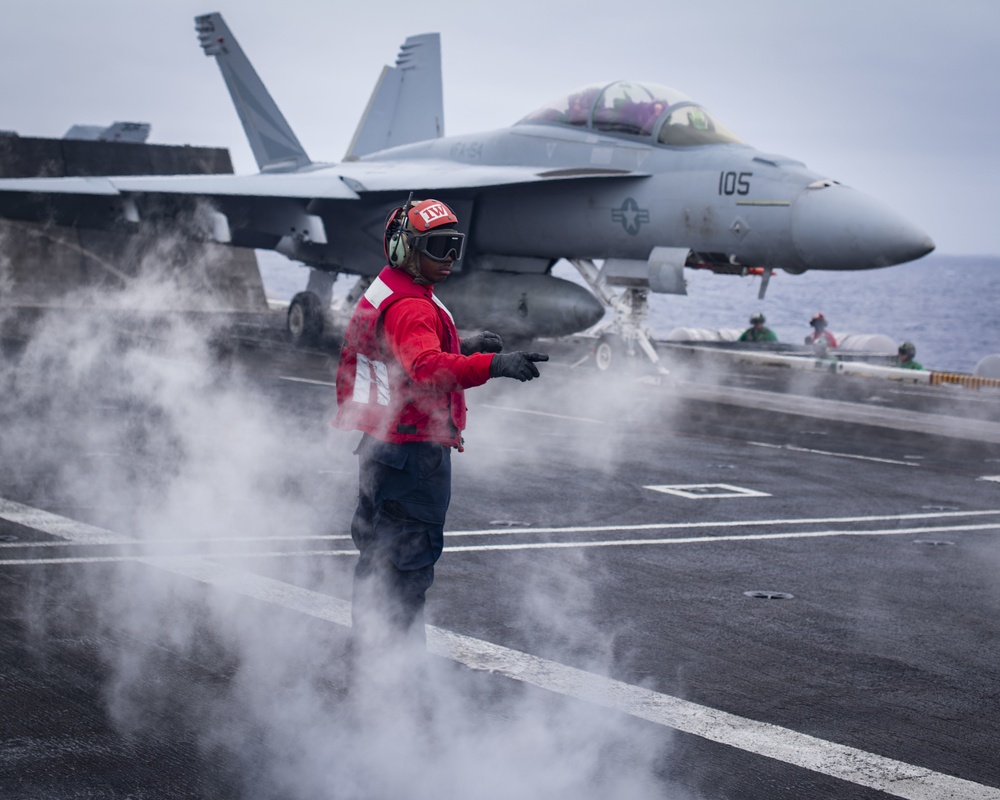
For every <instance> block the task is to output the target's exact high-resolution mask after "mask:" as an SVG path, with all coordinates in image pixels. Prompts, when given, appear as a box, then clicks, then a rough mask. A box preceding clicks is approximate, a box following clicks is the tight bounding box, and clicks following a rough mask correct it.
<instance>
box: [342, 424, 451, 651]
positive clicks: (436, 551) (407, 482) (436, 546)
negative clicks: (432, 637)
mask: <svg viewBox="0 0 1000 800" xmlns="http://www.w3.org/2000/svg"><path fill="white" fill-rule="evenodd" d="M355 452H356V453H357V455H358V459H359V464H358V468H359V473H358V477H359V481H358V507H357V510H356V511H355V512H354V519H353V521H352V522H351V538H352V539H353V540H354V544H355V546H356V547H357V548H358V550H359V551H360V557H359V558H358V564H357V566H356V567H355V568H354V602H353V605H352V611H351V617H352V626H353V627H352V632H351V649H352V651H354V652H355V654H358V651H364V650H366V649H368V648H370V647H379V646H390V647H392V646H394V645H395V644H396V643H398V642H400V641H410V642H414V643H419V644H420V646H425V643H426V636H425V633H424V601H425V595H426V592H427V590H428V589H429V588H430V586H431V583H433V581H434V563H435V562H436V561H437V560H438V558H439V557H440V556H441V551H442V549H443V548H444V518H445V514H446V513H447V511H448V503H449V502H450V500H451V448H449V447H447V446H445V445H441V444H436V443H432V442H411V443H407V444H390V443H388V442H383V441H380V440H378V439H375V438H373V437H371V436H368V435H367V434H365V435H364V436H363V437H362V439H361V443H360V444H359V445H358V449H357V450H356V451H355Z"/></svg>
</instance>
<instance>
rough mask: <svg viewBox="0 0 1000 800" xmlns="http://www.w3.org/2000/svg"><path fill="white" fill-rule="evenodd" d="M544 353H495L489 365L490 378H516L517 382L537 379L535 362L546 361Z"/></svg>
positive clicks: (547, 358)
mask: <svg viewBox="0 0 1000 800" xmlns="http://www.w3.org/2000/svg"><path fill="white" fill-rule="evenodd" d="M548 360H549V357H548V356H547V355H546V354H545V353H525V352H522V351H518V352H516V353H497V354H496V355H495V356H493V361H492V362H491V363H490V377H491V378H516V379H517V380H519V381H530V380H531V379H532V378H537V377H538V367H536V366H535V362H536V361H548Z"/></svg>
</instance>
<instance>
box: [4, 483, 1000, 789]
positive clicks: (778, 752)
mask: <svg viewBox="0 0 1000 800" xmlns="http://www.w3.org/2000/svg"><path fill="white" fill-rule="evenodd" d="M0 515H2V516H3V517H4V518H8V519H9V516H8V515H16V516H19V517H20V518H21V520H28V519H30V520H33V521H34V523H35V524H36V525H39V526H44V527H39V528H38V530H41V531H43V532H45V533H50V534H53V535H57V536H61V535H69V536H70V537H73V536H76V535H79V536H81V537H82V538H85V539H94V538H102V539H103V538H107V537H108V536H111V537H114V536H115V535H114V534H110V533H109V532H108V531H102V530H101V529H99V528H94V527H93V526H89V525H84V524H83V523H78V522H76V521H74V520H70V519H66V518H65V517H59V516H58V515H55V514H50V513H48V512H45V511H41V510H40V509H33V508H31V507H29V506H23V505H20V504H17V503H12V502H10V501H7V500H2V499H0ZM19 524H22V525H25V524H27V523H26V522H25V521H20V523H19ZM963 527H969V526H963ZM992 527H998V526H992ZM765 536H766V534H765ZM119 538H124V537H119ZM733 538H737V537H733ZM756 538H760V537H756ZM135 560H138V561H142V562H144V563H149V564H150V565H151V566H154V567H157V568H159V569H165V570H167V571H169V572H172V573H174V574H176V575H183V576H186V577H189V578H193V579H194V580H197V581H200V582H202V583H207V584H210V585H213V586H218V587H221V588H224V589H227V590H229V591H233V592H236V593H238V594H241V595H243V596H245V597H251V598H254V599H257V600H262V601H264V602H268V603H273V604H275V605H278V606H281V607H283V608H287V609H290V610H293V611H297V612H299V613H302V614H307V615H309V616H312V617H316V618H319V619H323V620H326V621H328V622H332V623H334V624H337V625H341V626H349V625H350V619H351V610H350V609H351V606H350V603H348V602H347V601H345V600H340V599H338V598H335V597H330V596H329V595H324V594H320V593H319V592H314V591H311V590H309V589H303V588H301V587H298V586H293V585H292V584H288V583H284V582H283V581H278V580H275V579H273V578H266V577H263V576H260V575H255V574H253V573H250V572H246V571H244V570H240V569H234V568H232V567H229V566H227V565H224V564H219V563H218V562H214V561H209V560H206V559H203V558H197V557H195V558H174V559H166V558H160V559H144V558H139V559H135ZM427 647H428V650H429V651H430V652H431V653H434V654H435V655H439V656H443V657H445V658H450V659H452V660H454V661H456V662H458V663H460V664H464V665H465V666H467V667H469V668H471V669H475V670H485V671H489V672H493V673H496V674H500V675H504V676H506V677H508V678H511V679H513V680H518V681H522V682H524V683H528V684H531V685H533V686H537V687H539V688H541V689H546V690H548V691H552V692H556V693H559V694H562V695H565V696H567V697H572V698H575V699H578V700H583V701H585V702H588V703H593V704H595V705H599V706H603V707H605V708H609V709H612V710H615V711H620V712H623V713H626V714H630V715H632V716H634V717H637V718H639V719H644V720H647V721H649V722H653V723H655V724H657V725H663V726H665V727H669V728H673V729H675V730H678V731H683V732H685V733H689V734H692V735H694V736H700V737H702V738H704V739H708V740H709V741H713V742H719V743H721V744H725V745H729V746H730V747H735V748H738V749H740V750H743V751H744V752H748V753H753V754H755V755H759V756H765V757H767V758H772V759H775V760H778V761H782V762H784V763H786V764H791V765H794V766H797V767H801V768H803V769H807V770H811V771H813V772H818V773H820V774H823V775H828V776H830V777H833V778H837V779H839V780H843V781H847V782H850V783H853V784H855V785H857V786H864V787H866V788H870V789H876V790H878V791H882V792H885V793H886V794H890V795H893V796H895V797H901V798H904V799H905V800H942V799H943V798H954V800H1000V789H997V788H995V787H991V786H985V785H983V784H978V783H974V782H972V781H968V780H965V779H963V778H957V777H954V776H951V775H944V774H942V773H939V772H934V771H932V770H929V769H924V768H923V767H918V766H915V765H913V764H907V763H905V762H902V761H897V760H895V759H891V758H886V757H884V756H880V755H877V754H874V753H868V752H866V751H864V750H859V749H857V748H853V747H848V746H846V745H842V744H837V743H836V742H830V741H826V740H825V739H820V738H817V737H815V736H809V735H808V734H804V733H799V732H798V731H793V730H791V729H789V728H783V727H780V726H778V725H771V724H769V723H766V722H758V721H756V720H752V719H747V718H746V717H740V716H737V715H735V714H730V713H728V712H725V711H720V710H718V709H714V708H709V707H708V706H703V705H700V704H698V703H692V702H690V701H687V700H683V699H681V698H679V697H674V696H672V695H668V694H664V693H662V692H654V691H652V690H650V689H644V688H642V687H639V686H633V685H632V684H628V683H624V682H622V681H618V680H614V679H612V678H607V677H604V676H601V675H597V674H594V673H591V672H585V671H583V670H580V669H577V668H575V667H570V666H567V665H566V664H560V663H559V662H556V661H549V660H547V659H544V658H539V657H538V656H533V655H531V654H529V653H523V652H521V651H518V650H513V649H511V648H508V647H503V646H502V645H498V644H493V643H492V642H487V641H483V640H481V639H476V638H474V637H471V636H464V635H462V634H459V633H455V632H453V631H447V630H444V629H441V628H437V627H434V626H430V625H429V626H427Z"/></svg>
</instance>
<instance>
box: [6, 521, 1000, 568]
mask: <svg viewBox="0 0 1000 800" xmlns="http://www.w3.org/2000/svg"><path fill="white" fill-rule="evenodd" d="M993 530H1000V521H998V522H995V523H984V524H982V525H945V526H931V527H922V528H892V529H884V530H860V531H859V530H829V531H788V532H786V533H748V534H737V535H734V536H679V537H676V538H672V539H602V540H594V541H582V542H581V541H574V542H515V543H512V544H482V545H450V544H446V545H445V549H446V550H447V551H448V552H449V553H478V552H489V551H497V552H499V551H503V550H568V549H572V548H576V547H580V548H584V547H642V546H649V545H669V544H708V543H710V542H760V541H770V540H776V539H828V538H832V537H835V536H903V535H907V534H928V533H930V534H936V533H961V532H968V531H993ZM451 535H452V534H447V533H446V536H451ZM317 538H319V537H317ZM331 538H332V537H331ZM338 538H342V539H347V538H350V537H347V536H342V537H338ZM42 544H50V545H51V544H52V543H42ZM64 544H65V545H66V546H68V545H70V544H73V543H70V542H66V543H64ZM76 544H79V543H76ZM8 546H10V545H8ZM34 546H36V545H35V544H34V543H26V544H21V545H20V547H34ZM195 555H200V556H202V557H204V558H212V559H238V558H294V557H296V556H300V557H305V556H309V557H312V556H356V555H357V551H356V550H270V551H265V552H259V551H249V552H248V551H232V552H225V553H223V552H212V553H202V554H184V555H182V556H176V555H163V556H151V555H134V556H89V557H85V556H79V557H77V556H68V557H65V558H20V559H13V558H12V559H0V566H14V565H37V564H97V563H101V562H114V561H143V562H147V563H150V564H153V563H156V564H160V563H162V562H165V561H170V560H172V559H175V558H192V557H195Z"/></svg>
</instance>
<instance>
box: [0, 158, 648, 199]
mask: <svg viewBox="0 0 1000 800" xmlns="http://www.w3.org/2000/svg"><path fill="white" fill-rule="evenodd" d="M340 166H341V167H351V168H350V169H336V168H325V169H322V168H321V169H315V170H310V171H304V172H286V173H270V174H268V173H259V174H256V175H150V176H134V175H128V176H99V177H85V178H4V179H0V198H3V197H5V196H9V195H10V194H11V193H18V194H20V193H27V194H33V195H78V196H79V195H82V196H95V197H97V196H114V195H143V194H149V195H152V194H158V195H189V196H193V197H203V198H206V199H211V198H213V197H279V198H286V199H289V200H358V199H359V198H360V193H364V192H409V191H433V190H435V189H449V190H454V189H485V188H488V187H490V186H508V185H515V184H524V183H536V182H539V181H549V180H567V179H580V178H608V177H616V178H644V177H648V176H649V173H646V172H634V171H626V170H615V169H596V168H595V169H572V170H543V169H539V168H538V167H519V166H508V167H497V166H484V165H469V164H456V163H455V162H453V161H441V160H433V159H419V160H413V161H392V162H388V161H387V162H367V163H364V164H347V165H340ZM2 205H3V206H7V205H8V203H3V204H2Z"/></svg>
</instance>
